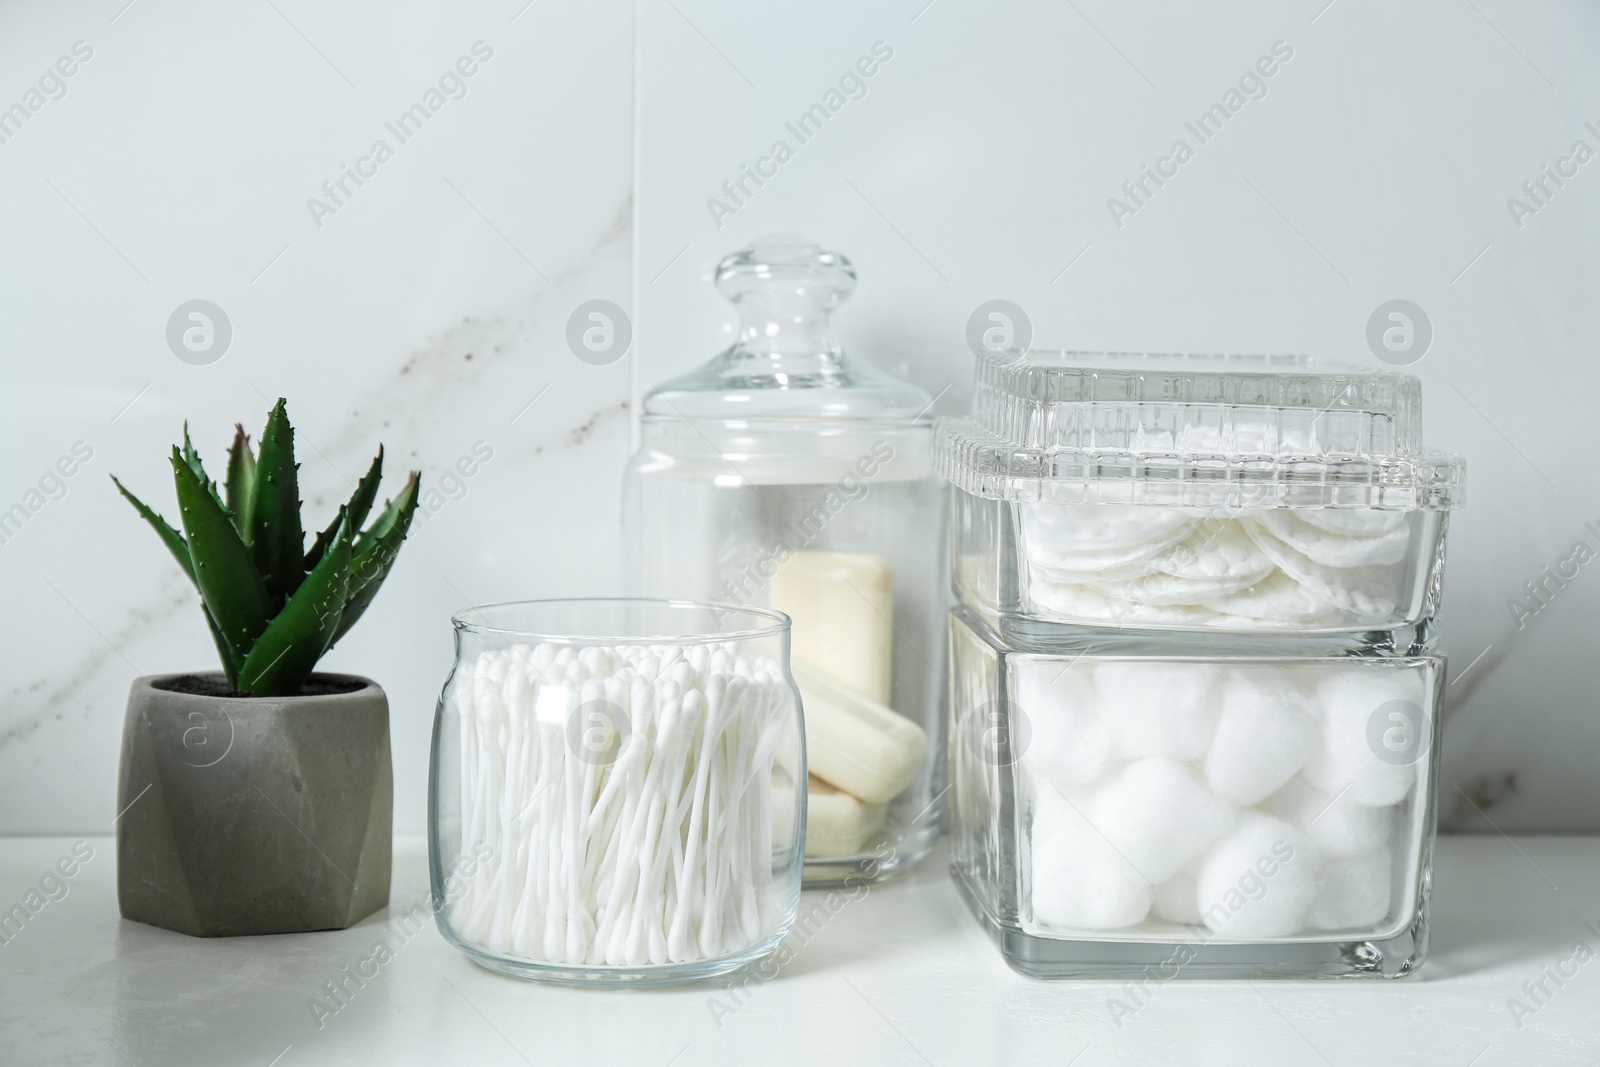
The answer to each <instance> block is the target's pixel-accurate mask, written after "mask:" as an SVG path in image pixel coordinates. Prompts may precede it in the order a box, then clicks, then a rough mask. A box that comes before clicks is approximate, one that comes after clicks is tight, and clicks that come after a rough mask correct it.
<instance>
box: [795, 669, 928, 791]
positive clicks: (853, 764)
mask: <svg viewBox="0 0 1600 1067" xmlns="http://www.w3.org/2000/svg"><path fill="white" fill-rule="evenodd" d="M792 668H793V671H794V680H795V682H796V683H797V684H798V685H799V686H800V696H801V698H802V703H803V706H804V709H805V721H806V767H807V769H808V770H810V772H811V773H812V774H813V775H815V776H816V777H818V778H820V779H822V780H823V781H824V782H827V783H828V784H829V785H831V786H833V787H834V788H836V789H842V790H844V791H845V792H846V793H850V794H851V795H853V796H855V797H856V798H858V799H859V800H861V801H863V802H865V803H867V804H886V803H888V802H889V801H891V800H893V799H894V798H895V797H897V796H899V795H900V793H901V792H902V791H904V789H905V788H906V787H907V786H908V785H910V784H911V782H912V780H913V779H914V778H916V776H917V770H918V768H920V767H921V766H922V757H923V754H924V753H925V752H926V751H927V748H928V735H927V734H926V733H925V732H924V731H923V729H922V727H920V726H918V725H917V724H916V723H914V722H912V721H911V720H910V719H908V718H906V717H905V716H904V715H901V714H900V713H899V712H897V711H895V710H893V709H892V708H887V707H885V706H884V705H882V704H880V703H878V702H877V701H875V700H868V699H867V698H866V697H864V696H861V695H860V694H858V693H856V692H855V691H853V690H851V689H848V688H846V687H845V686H843V685H840V684H839V683H838V682H835V681H834V680H833V679H831V678H829V677H827V676H826V675H824V674H823V673H821V672H820V671H815V670H812V669H811V668H810V667H807V666H805V665H804V664H801V663H796V664H793V665H792Z"/></svg>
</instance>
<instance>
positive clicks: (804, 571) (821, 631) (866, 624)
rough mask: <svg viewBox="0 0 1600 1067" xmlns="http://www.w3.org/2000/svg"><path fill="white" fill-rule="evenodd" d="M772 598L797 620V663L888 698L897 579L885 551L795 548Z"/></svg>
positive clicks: (776, 579) (873, 697)
mask: <svg viewBox="0 0 1600 1067" xmlns="http://www.w3.org/2000/svg"><path fill="white" fill-rule="evenodd" d="M769 602H770V603H771V606H772V607H774V608H776V609H778V610H779V611H781V612H783V613H784V614H786V615H788V616H789V617H790V618H791V619H793V620H794V628H793V631H792V633H791V635H790V641H791V644H790V656H791V658H792V659H793V660H794V661H796V662H799V663H803V664H805V665H806V666H808V667H811V668H814V669H815V670H818V671H821V672H822V673H823V674H825V675H827V676H828V677H829V678H832V679H833V680H834V681H836V682H838V683H839V684H840V685H844V686H847V687H848V688H850V689H853V690H855V691H856V692H857V693H860V694H861V695H862V696H864V697H867V698H868V699H870V700H876V701H877V702H878V703H879V704H888V703H889V687H890V669H891V668H890V663H891V659H892V655H893V650H894V623H893V619H894V576H893V574H892V573H891V571H890V570H889V564H888V562H887V561H886V560H885V559H884V558H883V557H882V556H875V555H871V554H864V553H853V552H810V551H807V552H796V553H795V554H794V555H792V556H790V557H789V559H788V560H787V561H786V562H785V563H784V564H783V565H782V566H781V567H779V568H778V570H777V573H776V574H774V575H773V576H772V586H771V589H770V592H769Z"/></svg>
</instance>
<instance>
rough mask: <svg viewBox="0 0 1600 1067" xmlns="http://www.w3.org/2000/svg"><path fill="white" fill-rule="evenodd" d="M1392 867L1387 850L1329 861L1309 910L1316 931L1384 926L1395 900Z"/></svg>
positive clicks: (1391, 860)
mask: <svg viewBox="0 0 1600 1067" xmlns="http://www.w3.org/2000/svg"><path fill="white" fill-rule="evenodd" d="M1393 873H1394V863H1393V859H1392V857H1391V856H1390V854H1389V852H1388V850H1387V849H1380V850H1377V851H1374V852H1363V853H1361V854H1360V855H1357V856H1347V857H1345V858H1343V859H1337V860H1332V861H1330V862H1329V863H1328V864H1327V865H1326V866H1325V867H1324V868H1323V872H1322V891H1321V892H1320V893H1318V894H1317V899H1316V902H1315V903H1314V904H1313V905H1312V906H1311V925H1312V926H1314V927H1316V928H1317V929H1318V930H1363V929H1366V928H1369V927H1372V926H1374V925H1376V924H1378V923H1381V922H1383V920H1384V919H1386V918H1387V917H1388V915H1389V907H1390V903H1391V901H1392V900H1393V897H1394V877H1393Z"/></svg>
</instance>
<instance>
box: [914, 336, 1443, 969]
mask: <svg viewBox="0 0 1600 1067" xmlns="http://www.w3.org/2000/svg"><path fill="white" fill-rule="evenodd" d="M974 395H975V399H974V405H973V414H972V416H971V417H970V418H962V419H944V420H941V421H940V422H939V424H938V426H937V433H936V462H937V464H938V466H939V469H940V471H941V473H943V474H944V475H945V477H946V478H948V479H949V480H950V482H951V483H952V485H953V486H954V492H953V494H952V499H953V513H952V515H953V520H952V528H951V575H952V584H953V586H954V589H955V592H956V594H957V598H958V601H959V603H958V605H957V606H956V608H955V609H954V610H953V611H952V612H951V615H950V659H951V675H950V684H951V715H952V726H951V730H950V735H949V746H948V756H949V768H950V780H951V792H950V798H949V803H950V805H951V812H952V815H951V829H950V832H951V850H950V865H951V870H952V873H953V875H954V877H955V880H956V883H957V885H958V886H959V887H960V889H961V891H962V893H963V895H964V896H965V898H966V901H967V903H968V905H969V907H970V908H971V910H972V911H973V912H974V914H975V915H977V916H978V918H979V919H980V920H981V921H982V922H983V924H984V925H985V926H986V927H987V928H988V929H989V930H990V932H991V933H992V934H993V935H994V936H995V937H996V939H997V940H998V942H999V944H1000V946H1001V949H1002V951H1003V953H1004V954H1005V956H1006V958H1007V959H1008V960H1009V961H1010V962H1011V964H1012V965H1013V966H1015V967H1016V968H1017V969H1019V970H1020V971H1022V972H1024V973H1026V974H1031V975H1036V976H1040V977H1072V976H1085V977H1119V976H1121V977H1133V978H1138V977H1141V976H1142V977H1156V978H1161V979H1167V978H1174V977H1179V976H1183V977H1190V978H1228V977H1245V978H1256V977H1285V978H1295V977H1333V976H1372V977H1397V976H1400V975H1404V974H1407V973H1410V972H1411V971H1413V970H1414V969H1415V968H1416V967H1417V966H1418V965H1419V964H1420V963H1421V961H1422V959H1423V957H1424V955H1425V953H1426V948H1427V917H1426V916H1427V900H1428V887H1429V883H1430V866H1429V864H1430V859H1429V858H1430V855H1431V850H1432V843H1433V826H1434V803H1435V793H1436V787H1435V780H1434V773H1435V771H1434V767H1435V762H1434V761H1435V754H1436V752H1437V750H1438V746H1437V743H1436V741H1437V723H1438V722H1439V714H1438V710H1439V707H1438V705H1439V699H1440V694H1441V693H1442V687H1443V684H1444V660H1443V659H1442V657H1439V656H1437V655H1435V654H1434V650H1435V647H1436V645H1437V639H1438V634H1437V615H1438V610H1439V599H1440V593H1441V590H1442V588H1443V573H1444V549H1445V539H1446V529H1447V525H1448V518H1449V513H1450V511H1452V510H1453V509H1455V508H1457V507H1459V506H1461V504H1462V501H1463V492H1464V477H1465V474H1464V466H1463V463H1462V460H1461V459H1460V457H1457V456H1453V455H1447V454H1441V453H1435V452H1429V451H1427V450H1426V449H1424V447H1423V441H1422V414H1421V383H1420V382H1419V381H1418V379H1417V378H1416V377H1414V376H1411V375H1407V374H1401V373H1398V372H1394V371H1387V370H1385V371H1373V370H1369V369H1364V368H1352V367H1341V366H1336V365H1330V364H1323V363H1321V362H1319V361H1316V360H1313V359H1310V358H1308V357H1303V356H1213V355H1159V354H1156V355H1147V354H1128V353H1111V354H1106V353H1083V352H1040V351H1033V350H1030V351H1027V352H987V353H981V354H980V355H979V359H978V369H977V381H976V389H975V394H974Z"/></svg>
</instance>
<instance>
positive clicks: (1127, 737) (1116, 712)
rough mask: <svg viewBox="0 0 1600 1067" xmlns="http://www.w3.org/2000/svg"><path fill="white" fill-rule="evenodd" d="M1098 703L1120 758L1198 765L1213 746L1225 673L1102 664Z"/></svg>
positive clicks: (1198, 666)
mask: <svg viewBox="0 0 1600 1067" xmlns="http://www.w3.org/2000/svg"><path fill="white" fill-rule="evenodd" d="M1094 683H1095V693H1096V702H1097V703H1098V705H1099V709H1100V714H1101V716H1102V717H1103V718H1104V719H1105V720H1106V721H1107V722H1109V723H1110V724H1111V734H1112V738H1113V740H1114V744H1115V746H1116V751H1117V754H1118V755H1120V756H1122V757H1123V758H1125V759H1136V758H1138V757H1140V756H1176V757H1177V758H1179V759H1194V758H1195V757H1196V756H1199V755H1200V754H1201V753H1203V752H1204V751H1205V750H1206V746H1207V745H1208V744H1210V742H1211V730H1212V727H1213V726H1214V725H1215V723H1216V718H1217V709H1218V703H1219V696H1220V693H1221V688H1222V668H1221V667H1219V666H1217V665H1215V664H1210V663H1191V662H1162V661H1151V660H1102V661H1101V662H1099V663H1098V664H1096V665H1095V669H1094Z"/></svg>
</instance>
